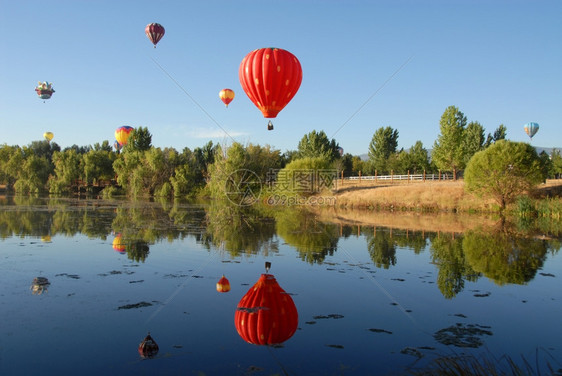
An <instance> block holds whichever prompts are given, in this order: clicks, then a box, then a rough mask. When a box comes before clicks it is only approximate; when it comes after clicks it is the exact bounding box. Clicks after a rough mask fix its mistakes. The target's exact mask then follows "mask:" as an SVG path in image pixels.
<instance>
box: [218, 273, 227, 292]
mask: <svg viewBox="0 0 562 376" xmlns="http://www.w3.org/2000/svg"><path fill="white" fill-rule="evenodd" d="M217 291H218V292H229V291H230V282H229V281H228V279H226V277H225V276H224V274H223V275H222V278H221V279H219V281H218V282H217Z"/></svg>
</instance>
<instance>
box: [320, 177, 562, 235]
mask: <svg viewBox="0 0 562 376" xmlns="http://www.w3.org/2000/svg"><path fill="white" fill-rule="evenodd" d="M325 194H326V195H332V196H335V198H336V205H334V206H311V207H309V210H312V211H314V213H315V214H316V216H317V218H318V219H319V220H322V221H327V222H332V223H339V224H342V225H352V226H357V231H361V227H364V226H374V227H376V226H383V227H389V228H398V229H404V230H410V231H431V232H445V233H453V234H455V233H463V232H465V231H467V230H471V229H475V228H478V227H483V228H488V229H492V228H495V227H497V226H501V223H502V221H501V218H500V217H499V215H498V210H497V209H498V206H497V204H496V203H495V202H494V201H493V200H490V199H481V198H478V197H476V196H474V195H472V194H469V193H467V192H465V190H464V182H463V181H462V180H458V181H440V182H411V183H405V182H395V183H393V184H381V183H379V184H373V183H372V182H368V181H365V182H362V183H361V184H353V185H352V184H344V185H343V186H342V185H341V184H339V185H338V189H337V190H336V191H335V192H331V193H328V192H325ZM561 196H562V180H548V181H547V182H546V183H545V184H542V185H541V186H539V187H538V189H537V191H536V192H534V194H533V197H535V198H540V197H561ZM458 213H464V214H465V215H458ZM471 213H474V215H471Z"/></svg>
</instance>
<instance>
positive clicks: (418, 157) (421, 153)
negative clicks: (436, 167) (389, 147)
mask: <svg viewBox="0 0 562 376" xmlns="http://www.w3.org/2000/svg"><path fill="white" fill-rule="evenodd" d="M405 167H406V168H407V170H409V171H410V172H411V173H413V174H420V173H422V172H423V171H429V169H430V164H429V154H428V153H427V150H426V149H425V148H424V147H423V143H422V142H421V141H416V143H415V144H414V146H412V147H411V148H410V150H409V151H408V163H407V165H406V166H405Z"/></svg>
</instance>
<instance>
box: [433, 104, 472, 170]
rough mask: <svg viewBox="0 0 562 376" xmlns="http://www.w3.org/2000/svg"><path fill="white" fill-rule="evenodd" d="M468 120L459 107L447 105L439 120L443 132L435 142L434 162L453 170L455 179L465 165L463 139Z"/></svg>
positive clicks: (440, 166) (441, 168) (442, 167)
mask: <svg viewBox="0 0 562 376" xmlns="http://www.w3.org/2000/svg"><path fill="white" fill-rule="evenodd" d="M466 122H467V120H466V116H464V114H463V113H462V112H461V111H460V110H459V109H458V108H457V107H455V106H449V107H447V109H446V110H445V112H444V113H443V115H442V116H441V120H440V121H439V126H440V130H441V133H440V134H439V136H437V140H435V143H434V144H433V152H432V154H431V158H432V160H433V162H434V163H435V165H436V166H437V168H439V169H440V170H445V171H452V172H453V179H456V178H457V171H458V170H462V169H463V168H464V166H465V160H464V150H463V147H462V140H463V135H464V130H465V127H466Z"/></svg>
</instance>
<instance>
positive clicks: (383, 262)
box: [361, 227, 427, 269]
mask: <svg viewBox="0 0 562 376" xmlns="http://www.w3.org/2000/svg"><path fill="white" fill-rule="evenodd" d="M361 233H362V234H363V235H364V236H365V238H366V240H367V250H368V251H369V255H370V256H371V260H372V261H373V263H374V264H375V266H376V267H378V268H384V269H388V268H389V267H390V266H391V265H396V262H397V259H396V249H397V248H398V247H401V248H409V249H412V250H413V251H414V252H415V253H416V254H419V253H421V252H422V251H423V250H424V249H425V247H426V245H427V235H426V233H425V232H423V231H409V230H397V229H393V228H387V227H363V228H362V229H361Z"/></svg>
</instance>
